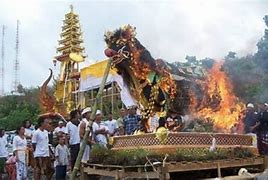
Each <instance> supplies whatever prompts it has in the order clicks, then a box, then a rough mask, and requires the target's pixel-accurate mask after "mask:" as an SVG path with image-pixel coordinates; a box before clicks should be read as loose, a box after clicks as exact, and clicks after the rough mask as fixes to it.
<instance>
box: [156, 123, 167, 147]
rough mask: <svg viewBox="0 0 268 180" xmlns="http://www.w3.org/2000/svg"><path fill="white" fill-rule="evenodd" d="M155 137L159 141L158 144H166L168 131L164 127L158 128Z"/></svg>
mask: <svg viewBox="0 0 268 180" xmlns="http://www.w3.org/2000/svg"><path fill="white" fill-rule="evenodd" d="M155 137H156V138H157V139H158V140H159V141H160V143H165V142H167V138H168V129H167V128H165V127H160V128H158V129H157V130H156V133H155Z"/></svg>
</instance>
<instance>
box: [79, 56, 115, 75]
mask: <svg viewBox="0 0 268 180" xmlns="http://www.w3.org/2000/svg"><path fill="white" fill-rule="evenodd" d="M107 63H108V60H107V59H106V60H104V61H101V62H97V63H95V64H92V65H90V66H88V67H85V68H83V69H81V78H82V79H86V78H87V77H88V76H94V77H96V78H100V77H102V76H103V75H104V71H105V68H106V66H107ZM109 74H112V75H115V74H116V71H115V70H114V69H110V72H109Z"/></svg>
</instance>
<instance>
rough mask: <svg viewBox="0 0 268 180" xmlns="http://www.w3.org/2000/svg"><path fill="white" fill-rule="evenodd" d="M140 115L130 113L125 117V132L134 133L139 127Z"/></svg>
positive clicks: (127, 133)
mask: <svg viewBox="0 0 268 180" xmlns="http://www.w3.org/2000/svg"><path fill="white" fill-rule="evenodd" d="M139 120H140V117H139V116H138V115H133V116H131V115H128V116H126V117H125V118H124V127H125V134H126V135H130V134H132V133H133V132H134V131H135V130H136V129H137V128H138V123H139Z"/></svg>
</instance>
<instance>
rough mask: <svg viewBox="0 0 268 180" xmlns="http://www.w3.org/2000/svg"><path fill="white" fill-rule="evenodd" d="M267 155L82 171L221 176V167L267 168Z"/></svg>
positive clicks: (149, 176) (143, 176) (91, 167)
mask: <svg viewBox="0 0 268 180" xmlns="http://www.w3.org/2000/svg"><path fill="white" fill-rule="evenodd" d="M267 160H268V158H267V157H254V158H244V159H228V160H215V161H195V162H168V163H165V164H164V165H163V164H162V163H159V164H155V165H153V166H151V165H147V166H145V165H136V166H116V165H101V164H87V165H86V166H85V167H84V173H85V174H88V175H100V176H109V177H114V178H115V179H125V178H127V179H131V178H135V179H170V175H169V173H174V172H186V171H200V170H217V172H218V177H221V169H224V168H242V167H258V168H260V170H263V169H264V168H265V167H266V168H267Z"/></svg>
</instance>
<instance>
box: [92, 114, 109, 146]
mask: <svg viewBox="0 0 268 180" xmlns="http://www.w3.org/2000/svg"><path fill="white" fill-rule="evenodd" d="M101 118H102V115H101V111H100V110H97V112H96V117H95V121H94V122H93V124H92V130H93V134H94V137H95V141H96V143H97V144H99V145H102V146H104V147H107V134H109V130H108V128H107V127H106V126H105V124H104V123H103V122H101Z"/></svg>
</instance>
